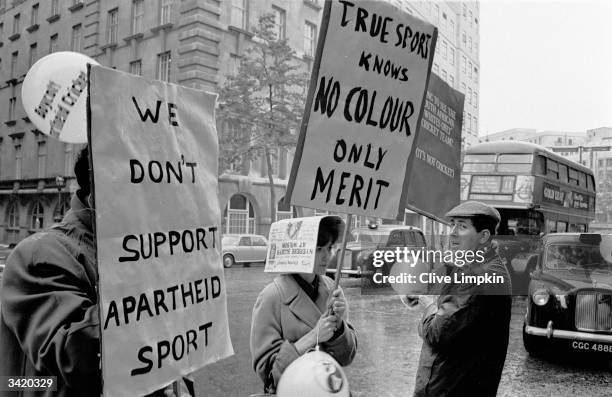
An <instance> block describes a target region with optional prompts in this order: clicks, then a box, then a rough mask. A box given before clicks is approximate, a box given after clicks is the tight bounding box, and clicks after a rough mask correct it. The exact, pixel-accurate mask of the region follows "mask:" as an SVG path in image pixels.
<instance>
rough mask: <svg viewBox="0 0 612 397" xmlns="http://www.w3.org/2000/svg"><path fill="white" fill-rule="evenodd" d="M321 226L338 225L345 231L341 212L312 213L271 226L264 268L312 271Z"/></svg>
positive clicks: (274, 271)
mask: <svg viewBox="0 0 612 397" xmlns="http://www.w3.org/2000/svg"><path fill="white" fill-rule="evenodd" d="M319 228H335V229H336V232H337V235H342V233H343V232H344V221H343V220H342V218H340V217H339V216H334V215H329V216H310V217H306V218H292V219H283V220H280V221H277V222H274V223H273V224H272V225H271V226H270V234H269V235H268V254H267V257H266V267H265V269H264V271H265V272H270V273H313V272H314V270H315V253H316V250H317V236H318V234H319Z"/></svg>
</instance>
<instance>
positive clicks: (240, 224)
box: [224, 194, 255, 233]
mask: <svg viewBox="0 0 612 397" xmlns="http://www.w3.org/2000/svg"><path fill="white" fill-rule="evenodd" d="M224 220H225V228H224V230H225V232H226V233H255V211H254V210H253V205H252V204H251V202H250V201H249V199H248V198H246V196H244V195H242V194H234V195H233V196H232V197H231V198H230V200H229V203H228V205H227V206H226V208H225V214H224Z"/></svg>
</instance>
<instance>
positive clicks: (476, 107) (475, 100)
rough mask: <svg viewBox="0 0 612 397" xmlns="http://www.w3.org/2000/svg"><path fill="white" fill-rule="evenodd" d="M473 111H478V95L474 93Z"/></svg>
mask: <svg viewBox="0 0 612 397" xmlns="http://www.w3.org/2000/svg"><path fill="white" fill-rule="evenodd" d="M472 102H473V105H474V109H478V93H477V92H476V91H474V99H473V101H472Z"/></svg>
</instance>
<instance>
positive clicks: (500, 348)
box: [414, 201, 512, 397]
mask: <svg viewBox="0 0 612 397" xmlns="http://www.w3.org/2000/svg"><path fill="white" fill-rule="evenodd" d="M446 217H448V218H449V219H450V225H451V232H450V234H449V246H450V249H451V250H453V251H455V252H458V251H464V252H468V251H472V252H475V253H476V252H477V251H479V250H480V251H481V255H482V256H480V258H481V260H480V261H479V260H477V258H479V256H478V255H476V256H475V257H474V260H472V261H470V262H469V263H467V264H465V265H464V266H458V265H455V264H450V266H447V267H446V273H447V274H448V275H450V276H451V280H452V282H451V283H445V284H441V285H438V286H432V287H433V289H432V293H435V294H439V295H438V296H436V297H432V296H421V297H419V301H420V303H421V304H422V305H423V306H425V312H424V314H423V317H422V320H421V323H420V325H419V335H421V337H422V338H423V347H422V350H421V356H420V359H419V368H418V370H417V376H416V386H415V390H414V396H415V397H426V396H435V397H444V396H472V397H479V396H495V395H496V393H497V387H498V385H499V381H500V378H501V373H502V370H503V367H504V361H505V359H506V349H507V347H508V333H509V326H510V314H511V306H512V296H511V294H512V286H511V281H510V277H509V273H508V270H507V268H506V267H505V265H504V264H503V263H502V262H501V259H500V258H499V256H498V254H497V253H496V251H495V250H494V249H493V248H492V246H491V238H492V236H493V235H494V234H495V229H496V227H497V224H498V223H499V221H500V215H499V212H497V210H496V209H494V208H492V207H490V206H488V205H485V204H483V203H480V202H475V201H469V202H465V203H462V204H460V205H458V206H457V207H455V208H453V209H451V210H450V211H449V212H448V213H447V214H446ZM482 258H484V260H482ZM487 274H488V275H498V276H502V278H503V282H498V283H483V284H480V285H477V283H476V282H467V283H460V282H455V280H462V276H469V275H472V276H474V275H476V276H478V275H480V276H482V275H487Z"/></svg>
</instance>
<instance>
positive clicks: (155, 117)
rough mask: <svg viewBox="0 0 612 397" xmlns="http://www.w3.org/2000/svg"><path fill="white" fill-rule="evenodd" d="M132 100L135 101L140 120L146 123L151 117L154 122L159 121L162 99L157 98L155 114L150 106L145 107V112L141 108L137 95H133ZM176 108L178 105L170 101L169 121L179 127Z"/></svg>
mask: <svg viewBox="0 0 612 397" xmlns="http://www.w3.org/2000/svg"><path fill="white" fill-rule="evenodd" d="M132 102H134V106H135V107H136V111H137V112H138V116H140V121H142V122H143V123H144V122H146V121H147V120H148V119H151V121H152V122H153V124H157V121H158V120H159V108H160V107H161V104H162V101H160V100H157V101H156V102H155V114H154V113H153V112H152V111H151V109H149V108H148V107H147V108H145V111H144V114H143V112H142V110H141V109H140V105H138V101H136V98H135V97H132ZM175 110H177V107H176V105H175V104H174V103H171V102H168V123H169V124H170V125H172V126H175V127H177V126H178V125H179V124H178V122H177V121H176V117H177V115H176V112H175Z"/></svg>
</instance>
